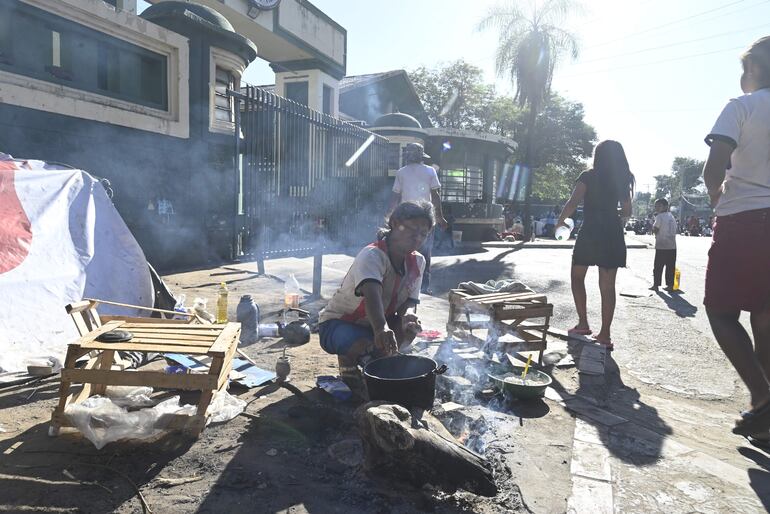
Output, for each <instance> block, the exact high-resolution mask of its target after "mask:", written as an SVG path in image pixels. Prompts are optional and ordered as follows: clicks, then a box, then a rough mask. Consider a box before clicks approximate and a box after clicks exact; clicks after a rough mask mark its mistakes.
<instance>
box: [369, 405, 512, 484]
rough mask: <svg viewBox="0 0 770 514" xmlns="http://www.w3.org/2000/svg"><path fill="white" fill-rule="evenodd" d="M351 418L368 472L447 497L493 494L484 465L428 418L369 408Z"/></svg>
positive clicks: (396, 407)
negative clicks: (461, 493) (442, 492)
mask: <svg viewBox="0 0 770 514" xmlns="http://www.w3.org/2000/svg"><path fill="white" fill-rule="evenodd" d="M355 418H356V422H357V424H358V432H359V435H360V436H361V439H362V441H363V447H364V456H365V466H366V469H367V470H369V471H372V472H376V473H380V474H383V475H387V476H389V477H391V478H395V479H397V480H402V481H406V482H408V483H410V484H412V485H413V486H415V487H422V486H423V485H425V484H431V485H433V486H436V487H439V488H441V489H443V490H445V491H448V492H454V491H455V490H457V489H465V490H466V491H470V492H472V493H475V494H478V495H482V496H495V495H496V494H497V486H496V485H495V482H494V477H493V476H492V468H491V466H490V464H489V463H488V462H487V461H486V459H484V457H482V456H481V455H478V454H476V453H474V452H472V451H470V450H468V449H467V448H465V447H464V446H462V445H460V444H458V443H457V441H456V440H455V439H454V437H452V435H451V434H450V433H449V432H448V431H447V430H446V428H444V426H443V425H442V424H441V422H440V421H438V420H437V419H436V418H434V417H433V416H431V415H430V414H428V413H427V412H423V411H422V410H421V409H412V411H411V412H410V411H408V410H407V409H406V408H404V407H401V406H400V405H393V404H389V403H386V402H370V403H367V404H365V405H362V406H361V407H359V408H358V409H357V410H356V413H355Z"/></svg>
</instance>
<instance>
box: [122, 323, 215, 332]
mask: <svg viewBox="0 0 770 514" xmlns="http://www.w3.org/2000/svg"><path fill="white" fill-rule="evenodd" d="M163 324H164V323H146V322H141V323H126V327H125V329H126V330H131V329H132V328H154V329H156V330H157V329H158V325H161V326H162V325H163ZM169 325H173V326H170V327H169V330H193V331H200V330H224V328H225V327H226V326H227V325H195V324H189V323H188V324H185V325H182V326H180V325H179V324H178V323H169Z"/></svg>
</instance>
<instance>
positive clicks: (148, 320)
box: [100, 314, 190, 325]
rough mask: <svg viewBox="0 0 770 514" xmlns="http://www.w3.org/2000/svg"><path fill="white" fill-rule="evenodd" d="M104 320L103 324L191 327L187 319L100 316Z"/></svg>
mask: <svg viewBox="0 0 770 514" xmlns="http://www.w3.org/2000/svg"><path fill="white" fill-rule="evenodd" d="M100 317H101V319H102V322H107V321H112V320H115V319H120V320H123V321H125V322H126V323H152V324H155V325H157V324H161V323H162V324H167V325H189V324H190V320H187V319H170V318H135V317H133V316H112V315H109V314H105V315H103V316H100Z"/></svg>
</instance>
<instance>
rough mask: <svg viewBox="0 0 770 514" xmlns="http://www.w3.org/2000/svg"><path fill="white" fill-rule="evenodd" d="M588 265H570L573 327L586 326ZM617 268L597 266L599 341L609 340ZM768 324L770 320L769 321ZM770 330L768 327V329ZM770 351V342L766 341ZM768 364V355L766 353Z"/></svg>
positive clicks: (597, 336) (583, 327)
mask: <svg viewBox="0 0 770 514" xmlns="http://www.w3.org/2000/svg"><path fill="white" fill-rule="evenodd" d="M587 272H588V266H578V265H575V264H573V265H572V272H571V274H570V279H571V283H572V298H573V299H574V300H575V310H576V311H577V315H578V324H577V325H576V326H575V328H578V329H587V328H588V314H587V297H586V284H585V279H586V273H587ZM617 273H618V270H617V268H599V291H600V292H601V296H602V329H601V331H600V332H599V333H598V334H597V335H596V338H597V339H599V340H601V341H609V340H610V325H612V318H613V317H614V315H615V277H616V275H617ZM769 325H770V322H769ZM768 332H770V329H769V330H768ZM768 350H769V351H770V342H769V343H768ZM768 364H769V365H770V355H768Z"/></svg>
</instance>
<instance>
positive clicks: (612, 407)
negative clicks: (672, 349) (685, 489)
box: [551, 340, 673, 466]
mask: <svg viewBox="0 0 770 514" xmlns="http://www.w3.org/2000/svg"><path fill="white" fill-rule="evenodd" d="M586 344H592V343H583V342H580V341H577V340H570V341H569V342H568V351H569V353H570V354H571V355H572V357H573V359H574V360H575V363H576V364H577V365H578V369H580V358H581V355H582V353H583V347H584V346H586ZM551 387H553V388H554V389H555V390H556V391H558V392H559V393H560V394H561V395H562V396H563V397H564V398H565V402H566V405H567V408H568V409H569V410H571V411H572V412H574V413H575V414H576V415H577V416H579V417H580V418H581V419H582V420H584V421H585V422H587V423H589V424H591V425H593V426H594V427H596V433H597V434H598V435H599V438H600V440H601V442H602V445H603V446H604V447H605V448H607V450H609V452H610V453H611V454H612V455H613V456H614V457H616V458H618V459H620V460H622V461H623V462H626V463H629V464H631V465H634V466H646V465H652V464H655V463H656V462H657V461H658V460H659V459H660V458H661V456H662V453H663V443H664V441H665V439H666V437H668V436H669V435H671V434H672V432H673V431H672V429H671V427H670V426H669V425H668V424H667V423H666V422H665V421H664V420H663V419H662V418H661V417H660V416H659V415H658V411H657V409H655V408H654V407H652V406H650V405H647V404H646V403H644V402H643V401H642V399H641V395H640V394H639V392H638V391H637V390H636V389H633V388H631V387H628V386H626V385H625V384H624V383H623V381H622V379H621V377H620V369H619V368H618V365H617V363H616V362H615V360H614V359H613V358H612V353H611V352H605V360H604V374H603V375H601V374H599V375H593V374H588V373H578V389H577V391H576V392H575V394H574V396H571V393H570V392H569V391H567V390H566V388H565V387H564V385H562V384H561V383H559V382H558V381H557V380H556V379H555V378H554V381H553V384H552V385H551Z"/></svg>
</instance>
